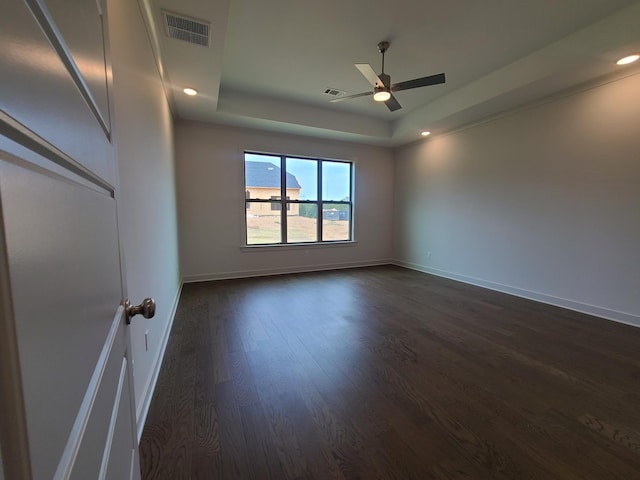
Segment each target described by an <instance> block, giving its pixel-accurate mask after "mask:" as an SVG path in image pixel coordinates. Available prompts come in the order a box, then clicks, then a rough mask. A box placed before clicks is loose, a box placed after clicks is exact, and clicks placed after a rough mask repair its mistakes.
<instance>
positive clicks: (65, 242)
mask: <svg viewBox="0 0 640 480" xmlns="http://www.w3.org/2000/svg"><path fill="white" fill-rule="evenodd" d="M0 3H1V6H0V45H2V47H1V48H0V311H1V313H2V317H1V320H0V364H1V365H2V367H1V368H2V376H1V377H0V407H2V415H1V417H0V418H1V419H2V423H1V424H0V440H1V441H2V455H1V458H2V459H3V462H2V463H3V466H4V470H5V471H4V473H5V477H6V478H7V479H25V480H27V479H50V478H60V479H62V478H73V479H82V480H89V479H94V478H95V479H97V478H109V479H117V480H123V479H127V478H139V475H140V474H139V466H138V458H137V442H136V435H135V421H134V414H133V411H134V410H133V408H132V382H131V368H130V365H129V364H128V352H127V348H128V347H127V345H128V343H129V342H128V330H127V326H126V322H125V311H124V307H122V306H121V304H122V302H123V294H124V293H125V292H124V286H123V282H122V276H121V275H122V274H121V255H120V250H119V242H118V225H117V215H116V200H117V193H118V191H117V167H116V162H115V158H114V149H113V146H112V143H111V124H110V114H109V95H108V92H109V87H108V85H109V83H110V68H109V62H108V42H107V39H106V25H107V22H106V17H105V16H106V12H103V11H101V8H102V7H101V6H100V3H99V2H96V0H2V2H0ZM0 478H1V475H0Z"/></svg>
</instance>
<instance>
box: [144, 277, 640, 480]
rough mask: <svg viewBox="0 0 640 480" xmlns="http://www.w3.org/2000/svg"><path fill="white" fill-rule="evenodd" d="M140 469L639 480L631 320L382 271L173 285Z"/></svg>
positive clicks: (194, 475) (637, 337)
mask: <svg viewBox="0 0 640 480" xmlns="http://www.w3.org/2000/svg"><path fill="white" fill-rule="evenodd" d="M140 456H141V467H142V477H143V479H145V480H148V479H171V480H179V479H224V480H231V479H258V480H267V479H291V480H303V479H317V480H326V479H367V480H368V479H438V480H444V479H449V480H452V479H474V480H475V479H478V480H482V479H544V480H550V479H563V480H565V479H607V480H608V479H624V480H631V479H636V478H638V479H640V329H638V328H634V327H630V326H626V325H621V324H616V323H613V322H609V321H606V320H602V319H598V318H594V317H590V316H588V315H582V314H579V313H575V312H571V311H568V310H563V309H560V308H556V307H552V306H548V305H544V304H540V303H536V302H532V301H528V300H524V299H520V298H516V297H513V296H509V295H504V294H501V293H497V292H492V291H489V290H484V289H481V288H477V287H473V286H470V285H466V284H462V283H457V282H454V281H450V280H446V279H442V278H438V277H433V276H430V275H426V274H422V273H418V272H414V271H411V270H407V269H402V268H398V267H392V266H385V267H374V268H361V269H353V270H342V271H335V272H321V273H309V274H297V275H283V276H275V277H264V278H258V279H243V280H230V281H218V282H207V283H198V284H188V285H185V287H184V290H183V293H182V297H181V299H180V304H179V307H178V312H177V314H176V318H175V322H174V326H173V330H172V332H171V336H170V339H169V344H168V346H167V351H166V355H165V358H164V361H163V364H162V369H161V372H160V376H159V379H158V383H157V387H156V390H155V392H154V397H153V400H152V403H151V407H150V410H149V414H148V417H147V422H146V426H145V429H144V433H143V436H142V441H141V444H140Z"/></svg>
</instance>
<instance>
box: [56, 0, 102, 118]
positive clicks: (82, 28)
mask: <svg viewBox="0 0 640 480" xmlns="http://www.w3.org/2000/svg"><path fill="white" fill-rule="evenodd" d="M98 1H99V0H96V1H93V2H87V1H85V0H46V2H45V3H46V6H47V8H48V10H49V12H50V13H51V16H52V17H53V20H54V22H55V24H56V26H57V27H58V30H59V31H60V33H61V34H62V37H63V38H64V41H65V43H66V45H67V47H68V48H69V51H70V52H71V56H72V57H73V60H74V61H75V63H76V65H77V66H78V69H79V70H80V73H81V75H82V77H83V78H84V81H85V82H86V84H87V86H88V87H89V90H90V92H91V96H92V97H93V99H94V100H95V103H96V107H97V109H98V111H99V114H100V116H101V117H102V120H103V123H104V124H105V125H107V126H108V125H109V97H108V95H107V71H106V68H105V66H106V65H105V61H104V60H105V58H104V35H103V32H104V31H103V24H102V17H101V15H100V12H99V11H98Z"/></svg>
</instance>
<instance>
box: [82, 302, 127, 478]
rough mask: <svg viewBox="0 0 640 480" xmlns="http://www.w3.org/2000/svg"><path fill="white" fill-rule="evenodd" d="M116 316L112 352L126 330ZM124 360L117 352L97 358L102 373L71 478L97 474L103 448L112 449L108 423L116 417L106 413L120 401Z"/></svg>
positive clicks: (121, 345) (122, 341)
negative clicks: (103, 361) (104, 357)
mask: <svg viewBox="0 0 640 480" xmlns="http://www.w3.org/2000/svg"><path fill="white" fill-rule="evenodd" d="M116 317H117V318H116V319H115V320H114V321H115V322H117V323H118V324H119V325H117V326H116V328H117V332H116V334H115V338H114V340H113V346H112V347H111V348H112V349H113V351H114V352H120V353H121V352H123V351H124V349H125V341H126V340H125V331H124V327H123V326H122V323H123V322H122V318H121V315H120V313H119V314H117V315H116ZM123 361H124V359H123V358H122V356H120V354H110V355H108V356H107V361H106V363H105V364H101V362H98V367H97V368H101V367H104V368H103V371H102V372H100V373H101V374H102V375H101V381H100V385H99V387H98V389H97V392H96V397H95V401H94V403H93V405H92V408H91V414H90V415H89V419H88V421H87V424H86V429H85V431H84V434H83V436H82V442H81V445H80V450H79V451H78V455H77V459H76V461H75V463H74V465H73V470H72V474H71V479H74V480H86V479H94V478H95V479H97V478H99V474H100V470H101V468H102V463H103V457H104V455H105V453H104V452H105V451H109V450H110V449H111V437H112V433H111V431H112V428H110V426H111V424H112V422H114V423H115V421H116V419H114V418H113V419H112V416H110V415H106V414H105V413H106V412H112V411H114V405H119V403H120V395H121V393H122V388H121V386H120V382H121V377H122V367H123ZM114 392H115V394H114ZM105 466H106V465H105Z"/></svg>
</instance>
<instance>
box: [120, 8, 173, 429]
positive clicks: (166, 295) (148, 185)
mask: <svg viewBox="0 0 640 480" xmlns="http://www.w3.org/2000/svg"><path fill="white" fill-rule="evenodd" d="M108 7H109V16H110V19H109V20H110V22H109V27H110V28H109V34H110V40H111V50H112V60H113V80H114V92H115V93H114V104H115V108H114V113H115V114H114V120H115V134H116V137H115V138H116V144H117V153H118V160H119V170H120V197H119V205H118V207H119V208H118V215H119V226H120V237H121V247H122V249H123V251H124V256H125V272H124V273H125V278H126V284H127V291H128V296H129V299H130V300H131V301H132V302H133V303H140V302H141V301H142V300H143V299H144V298H145V297H148V296H151V297H154V298H155V301H156V315H155V318H153V319H152V320H146V319H144V318H142V317H141V316H137V317H135V318H134V319H133V321H132V323H131V328H130V332H131V347H132V360H133V374H134V389H135V397H136V413H137V415H138V417H137V418H138V422H139V429H140V427H141V426H142V422H143V421H144V417H145V416H146V408H147V403H146V402H148V400H149V399H150V396H151V393H152V392H151V389H152V388H153V385H152V383H153V377H154V372H155V369H156V367H157V366H158V365H159V362H160V360H161V359H160V355H161V353H162V352H161V350H162V347H163V341H164V339H165V336H166V335H167V334H168V330H169V327H170V324H171V321H172V318H173V312H174V309H175V305H176V302H177V295H178V292H179V286H180V273H179V265H178V234H177V217H176V195H175V172H174V151H173V121H172V118H171V113H170V111H169V107H168V104H167V100H166V97H165V94H164V90H163V88H162V83H161V81H160V76H159V73H158V70H157V68H156V63H155V60H154V57H153V54H152V50H151V46H150V43H149V39H148V37H147V35H146V30H145V25H144V22H143V19H142V16H141V13H140V10H139V6H138V3H137V2H135V1H123V0H109V3H108ZM146 330H148V331H149V334H148V345H149V349H148V350H145V339H144V335H145V331H146Z"/></svg>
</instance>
